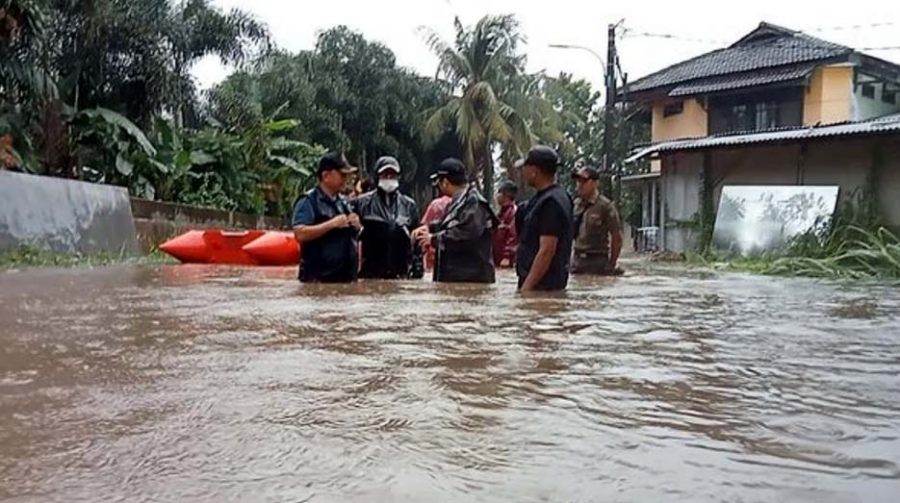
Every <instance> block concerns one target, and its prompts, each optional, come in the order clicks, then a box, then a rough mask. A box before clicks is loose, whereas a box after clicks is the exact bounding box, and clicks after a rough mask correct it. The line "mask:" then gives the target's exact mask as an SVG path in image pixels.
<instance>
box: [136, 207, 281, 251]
mask: <svg viewBox="0 0 900 503" xmlns="http://www.w3.org/2000/svg"><path fill="white" fill-rule="evenodd" d="M131 211H132V213H133V214H134V225H135V227H136V229H137V239H138V244H139V246H140V248H141V250H142V251H144V252H148V251H151V250H153V249H154V248H157V247H158V246H159V245H160V244H162V243H164V242H165V241H167V240H168V239H170V238H172V237H175V236H177V235H178V234H181V233H183V232H185V231H187V230H190V229H209V228H218V229H226V230H238V229H286V228H288V222H287V221H286V220H282V219H278V218H271V217H265V216H260V215H248V214H245V213H236V212H233V211H223V210H214V209H209V208H199V207H196V206H187V205H184V204H175V203H164V202H160V201H148V200H146V199H138V198H132V199H131Z"/></svg>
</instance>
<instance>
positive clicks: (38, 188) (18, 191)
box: [0, 171, 138, 255]
mask: <svg viewBox="0 0 900 503" xmlns="http://www.w3.org/2000/svg"><path fill="white" fill-rule="evenodd" d="M25 245H28V246H37V247H41V248H47V249H50V250H53V251H56V252H62V253H75V252H81V253H98V252H105V253H114V254H128V255H132V254H135V253H136V252H137V250H138V247H137V241H136V236H135V227H134V219H133V218H132V215H131V204H130V200H129V197H128V191H127V190H125V189H124V188H121V187H113V186H110V185H98V184H93V183H86V182H79V181H74V180H65V179H62V178H51V177H46V176H36V175H27V174H23V173H13V172H9V171H0V250H7V249H14V248H18V247H20V246H25Z"/></svg>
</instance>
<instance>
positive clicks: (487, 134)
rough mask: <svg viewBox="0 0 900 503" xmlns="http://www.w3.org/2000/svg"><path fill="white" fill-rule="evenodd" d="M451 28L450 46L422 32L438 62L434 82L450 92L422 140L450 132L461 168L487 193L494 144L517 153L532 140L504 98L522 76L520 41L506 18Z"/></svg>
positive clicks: (510, 19)
mask: <svg viewBox="0 0 900 503" xmlns="http://www.w3.org/2000/svg"><path fill="white" fill-rule="evenodd" d="M454 26H455V28H456V37H455V39H454V40H453V42H447V41H445V40H444V39H443V38H441V37H440V36H439V35H438V34H436V33H434V32H433V31H426V33H427V38H426V41H427V43H428V46H429V47H430V48H431V50H432V51H433V52H434V53H435V55H436V56H437V57H438V61H439V64H438V75H437V78H438V79H439V80H443V81H445V82H446V83H447V84H448V85H449V87H450V89H453V90H454V92H453V94H452V95H451V96H450V98H449V100H448V101H447V102H446V103H445V104H444V105H442V106H440V107H438V108H437V109H435V110H432V111H431V112H429V117H428V119H427V122H426V124H425V133H426V139H428V140H429V141H430V142H435V141H437V139H439V138H440V137H441V135H443V134H444V133H445V132H446V131H447V129H448V128H450V129H452V130H453V131H454V132H455V134H456V136H457V138H458V140H459V142H460V146H461V147H462V151H463V152H464V156H465V159H464V160H465V162H466V165H467V166H468V167H469V169H470V170H471V171H472V175H474V177H475V179H476V180H480V181H481V182H482V184H481V186H482V188H483V189H484V192H485V193H486V194H488V195H490V194H492V193H493V184H494V162H493V157H494V148H495V147H496V146H497V145H500V146H502V147H504V148H505V149H506V150H513V151H515V152H516V153H517V155H521V154H522V153H523V152H524V151H526V150H527V149H528V148H529V147H530V146H531V144H532V142H533V136H532V134H531V129H530V127H529V125H528V122H527V121H526V120H525V118H524V114H522V113H520V111H519V110H517V109H516V108H515V107H514V106H512V105H511V104H510V103H508V102H507V101H506V100H505V99H504V98H505V96H506V95H507V91H508V90H509V89H510V87H511V83H512V82H513V81H514V79H515V78H516V76H518V75H520V74H522V73H524V72H523V66H524V57H523V56H521V55H519V54H518V52H517V50H518V45H519V43H520V42H522V41H523V38H522V36H521V35H520V34H519V23H518V21H516V19H515V17H513V16H511V15H506V16H486V17H483V18H481V20H480V21H478V23H477V24H476V25H475V27H474V28H466V27H464V26H463V25H462V23H460V21H459V19H458V18H457V19H456V20H455V23H454Z"/></svg>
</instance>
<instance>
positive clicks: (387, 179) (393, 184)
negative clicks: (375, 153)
mask: <svg viewBox="0 0 900 503" xmlns="http://www.w3.org/2000/svg"><path fill="white" fill-rule="evenodd" d="M375 176H376V177H377V178H378V189H379V190H381V191H382V192H386V193H388V194H390V193H392V192H396V191H397V189H398V188H400V163H399V162H397V159H395V158H393V157H390V156H384V157H381V158H379V159H378V161H376V162H375Z"/></svg>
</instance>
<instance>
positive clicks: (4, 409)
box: [0, 266, 900, 503]
mask: <svg viewBox="0 0 900 503" xmlns="http://www.w3.org/2000/svg"><path fill="white" fill-rule="evenodd" d="M637 269H638V270H637V271H636V272H631V273H630V274H629V276H627V277H625V278H619V279H595V280H584V279H577V280H575V281H574V282H573V284H572V287H571V289H570V291H569V292H568V293H567V294H565V295H562V296H554V297H544V298H521V297H519V296H517V295H516V294H515V283H514V278H513V277H512V276H511V275H508V274H501V276H500V281H499V283H498V284H497V285H494V286H490V287H481V286H446V285H434V284H432V283H430V282H427V281H422V282H406V283H377V282H375V283H360V284H357V285H350V286H302V285H299V284H298V283H297V282H296V281H295V279H294V278H295V271H294V270H293V269H243V270H242V269H234V268H229V267H206V266H154V267H130V266H129V267H125V266H122V267H111V268H104V269H97V270H62V271H60V270H35V271H24V272H11V273H0V501H4V502H7V501H9V502H17V503H18V502H67V503H71V502H88V501H90V502H93V501H123V502H143V501H146V502H151V501H152V502H169V501H172V502H199V501H203V502H222V501H241V502H243V501H250V502H254V501H263V502H269V501H271V502H305V501H310V502H382V501H383V502H394V501H398V502H419V501H422V502H444V501H448V502H455V501H466V502H468V501H478V502H589V501H590V502H593V501H598V502H607V501H622V502H630V501H637V502H644V501H646V502H651V503H662V502H673V501H684V502H707V501H710V502H713V501H715V502H718V501H723V502H761V501H771V502H783V501H804V502H815V503H827V502H897V501H900V289H898V288H891V287H887V286H884V287H879V286H871V285H855V286H854V285H850V286H847V285H841V284H833V283H825V282H817V281H812V280H798V279H774V278H765V277H754V276H747V275H736V274H712V273H702V272H690V271H682V270H678V269H664V270H655V271H650V270H643V271H641V270H639V269H640V267H637Z"/></svg>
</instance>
